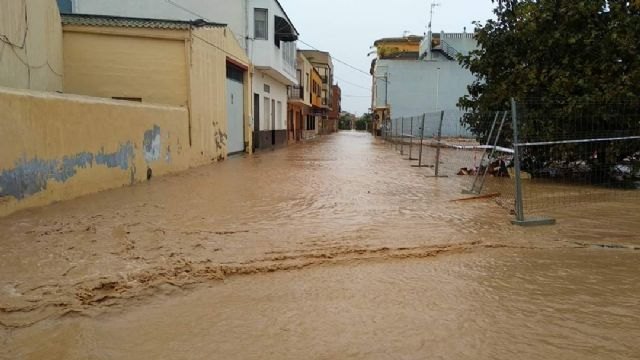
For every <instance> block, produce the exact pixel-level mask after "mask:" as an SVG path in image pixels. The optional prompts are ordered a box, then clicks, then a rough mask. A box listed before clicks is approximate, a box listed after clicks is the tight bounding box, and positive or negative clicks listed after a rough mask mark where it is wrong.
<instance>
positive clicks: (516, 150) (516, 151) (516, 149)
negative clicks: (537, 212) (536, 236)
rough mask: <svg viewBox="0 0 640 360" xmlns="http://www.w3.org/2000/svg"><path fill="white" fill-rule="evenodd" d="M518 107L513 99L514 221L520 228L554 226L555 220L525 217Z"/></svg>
mask: <svg viewBox="0 0 640 360" xmlns="http://www.w3.org/2000/svg"><path fill="white" fill-rule="evenodd" d="M517 108H518V106H517V104H516V100H515V99H514V98H511V118H512V120H513V166H514V173H515V177H516V179H515V180H516V209H515V210H516V219H515V220H514V221H512V223H513V224H514V225H520V226H537V225H553V224H555V223H556V221H555V219H550V218H532V219H529V220H527V219H525V216H524V198H523V194H522V176H521V174H522V171H521V169H520V140H519V138H518V112H517V110H518V109H517Z"/></svg>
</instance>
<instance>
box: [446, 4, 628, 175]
mask: <svg viewBox="0 0 640 360" xmlns="http://www.w3.org/2000/svg"><path fill="white" fill-rule="evenodd" d="M494 3H497V5H498V6H497V8H496V9H495V11H494V13H495V14H496V19H494V20H489V21H487V22H486V23H485V24H479V23H476V40H477V41H478V44H479V48H480V49H479V50H476V51H474V52H472V53H470V54H469V55H468V56H464V57H461V58H460V62H461V64H462V65H463V66H464V67H466V68H468V69H469V70H470V71H471V72H472V73H473V74H474V75H475V77H476V80H475V81H474V82H473V83H472V84H471V85H470V86H469V87H468V90H469V94H470V95H468V96H466V97H464V98H461V99H460V101H459V104H458V105H459V106H460V107H462V108H464V109H466V110H467V111H468V113H467V115H466V116H465V117H464V119H463V122H464V123H466V124H467V125H468V126H469V127H470V128H471V130H472V131H474V133H475V134H476V135H477V136H479V137H486V135H487V133H488V128H489V126H490V123H489V122H486V121H483V117H482V114H486V113H488V112H491V111H496V110H504V109H508V108H509V107H508V104H509V100H510V98H512V97H514V98H516V100H517V101H518V102H519V103H520V104H522V105H523V106H522V108H520V109H519V110H522V115H523V120H524V121H527V122H528V123H527V125H529V126H526V127H524V128H523V129H521V130H522V137H523V138H525V139H529V140H531V139H551V138H554V137H555V138H556V139H557V138H558V137H559V136H572V135H574V134H578V133H579V134H580V136H584V137H592V136H596V135H598V134H600V135H601V134H606V133H612V132H618V133H619V132H621V131H630V130H633V129H636V130H637V129H638V116H637V115H638V114H640V106H639V104H640V4H639V1H628V0H537V1H534V0H502V1H494ZM569 120H570V121H569ZM507 135H508V134H507ZM557 150H558V151H562V152H563V153H564V154H567V153H569V154H570V153H573V154H577V153H579V152H581V151H583V150H584V149H580V147H579V146H574V147H558V148H557ZM596 151H598V152H599V153H600V154H601V156H599V157H598V162H599V163H600V165H603V164H604V161H605V159H606V160H608V161H615V160H613V158H616V157H620V156H622V155H623V149H620V148H616V146H615V145H611V144H610V143H606V142H605V143H602V144H601V145H600V147H599V148H598V149H597V150H596ZM537 155H540V154H537ZM553 155H554V154H548V155H546V156H547V157H549V156H553ZM556 155H557V154H556ZM539 157H540V156H539Z"/></svg>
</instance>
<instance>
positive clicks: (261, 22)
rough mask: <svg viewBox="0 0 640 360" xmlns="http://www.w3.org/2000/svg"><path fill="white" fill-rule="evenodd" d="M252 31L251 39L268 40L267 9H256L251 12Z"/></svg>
mask: <svg viewBox="0 0 640 360" xmlns="http://www.w3.org/2000/svg"><path fill="white" fill-rule="evenodd" d="M253 29H254V34H253V37H254V38H255V39H256V40H267V39H268V38H269V11H268V10H267V9H259V8H256V9H254V10H253Z"/></svg>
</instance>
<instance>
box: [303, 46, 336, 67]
mask: <svg viewBox="0 0 640 360" xmlns="http://www.w3.org/2000/svg"><path fill="white" fill-rule="evenodd" d="M298 52H300V53H302V55H304V57H306V58H307V60H309V62H310V63H313V64H326V65H331V66H333V62H332V61H331V54H330V53H329V52H327V51H321V50H298Z"/></svg>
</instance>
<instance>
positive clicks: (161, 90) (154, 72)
mask: <svg viewBox="0 0 640 360" xmlns="http://www.w3.org/2000/svg"><path fill="white" fill-rule="evenodd" d="M17 3H19V4H21V6H15V5H16V4H17ZM25 11H26V13H25ZM64 22H65V25H64V27H65V32H64V36H63V31H62V25H61V22H60V16H59V13H58V8H57V6H56V2H55V0H24V1H3V2H0V32H1V33H3V34H7V36H6V39H3V40H5V41H2V42H0V109H1V111H0V112H1V113H2V116H0V216H4V215H7V214H10V213H12V212H14V211H17V210H20V209H26V208H30V207H34V206H41V205H46V204H50V203H52V202H55V201H61V200H67V199H71V198H75V197H78V196H82V195H85V194H90V193H95V192H98V191H102V190H107V189H111V188H115V187H120V186H126V185H130V184H134V183H137V182H142V181H147V180H149V179H150V178H152V177H155V176H158V175H163V174H168V173H172V172H176V171H182V170H186V169H188V168H189V167H192V166H197V165H201V164H207V163H210V162H211V161H215V160H217V159H220V158H225V157H226V156H227V154H228V152H231V151H232V149H233V147H232V146H238V147H240V150H242V149H245V148H246V149H251V144H250V142H251V136H250V134H251V132H250V130H248V124H249V121H248V116H247V114H249V109H250V104H249V101H248V99H249V94H250V91H251V89H250V88H249V87H250V86H249V85H248V84H249V83H250V77H251V67H250V66H249V61H248V59H247V58H246V56H245V54H244V51H243V50H242V49H241V48H240V47H239V46H238V44H237V42H236V39H235V36H234V35H233V34H232V33H231V31H229V29H228V28H227V27H225V26H222V25H218V24H210V23H203V22H197V23H191V22H174V21H155V20H154V21H148V20H144V19H127V18H113V17H96V16H74V17H65V20H64ZM22 39H24V41H23V40H22ZM25 49H26V51H23V50H25ZM62 90H64V92H65V93H62ZM69 93H77V94H80V95H76V94H69ZM234 126H235V128H232V127H234ZM234 134H235V135H234ZM238 134H240V135H238ZM232 140H234V141H235V142H234V143H232Z"/></svg>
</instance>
